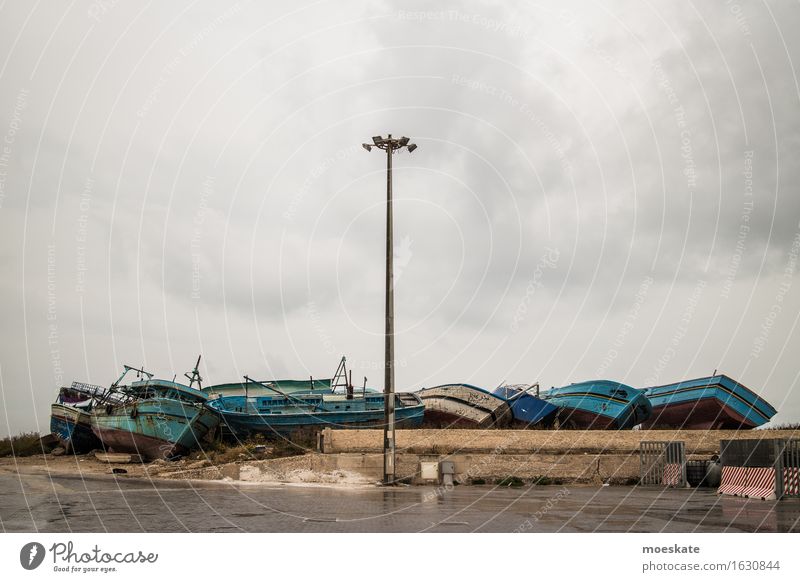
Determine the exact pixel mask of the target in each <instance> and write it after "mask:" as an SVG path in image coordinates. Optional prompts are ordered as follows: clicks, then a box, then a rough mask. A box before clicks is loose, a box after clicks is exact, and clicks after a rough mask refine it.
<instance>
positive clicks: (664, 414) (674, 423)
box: [643, 374, 777, 429]
mask: <svg viewBox="0 0 800 582" xmlns="http://www.w3.org/2000/svg"><path fill="white" fill-rule="evenodd" d="M644 393H645V395H646V396H647V398H648V399H649V400H650V402H651V403H652V405H653V414H652V416H651V417H650V418H649V419H648V420H647V421H646V422H645V423H644V424H643V427H645V428H687V429H750V428H755V427H757V426H761V425H762V424H764V423H766V422H769V420H770V419H771V418H772V417H773V416H775V414H777V410H775V408H774V407H773V406H772V405H771V404H770V403H769V402H767V401H766V400H764V399H763V398H761V397H760V396H759V395H757V394H756V393H755V392H753V391H752V390H750V389H749V388H747V387H746V386H744V385H742V384H740V383H739V382H737V381H736V380H733V379H732V378H729V377H728V376H725V375H724V374H716V375H714V376H707V377H705V378H696V379H694V380H684V381H683V382H676V383H674V384H667V385H664V386H651V387H650V388H645V389H644Z"/></svg>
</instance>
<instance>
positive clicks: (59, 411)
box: [50, 382, 105, 453]
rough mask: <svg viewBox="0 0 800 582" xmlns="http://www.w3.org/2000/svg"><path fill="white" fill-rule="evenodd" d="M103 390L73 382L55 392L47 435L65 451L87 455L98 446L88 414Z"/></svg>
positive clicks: (100, 387) (98, 442) (98, 387)
mask: <svg viewBox="0 0 800 582" xmlns="http://www.w3.org/2000/svg"><path fill="white" fill-rule="evenodd" d="M104 391H105V389H104V388H103V387H102V386H93V385H91V384H85V383H83V382H73V383H72V385H71V386H69V387H66V386H65V387H63V388H61V389H60V390H59V391H58V397H57V398H56V401H55V402H54V403H53V404H52V405H51V406H50V432H51V433H52V434H53V435H54V436H55V437H56V438H57V439H58V441H59V444H61V446H62V447H64V449H66V450H67V451H68V452H73V453H86V452H89V451H91V450H93V449H96V448H98V447H99V446H100V441H99V440H98V438H97V437H96V436H95V434H94V433H93V432H92V417H91V411H92V407H93V406H94V403H95V401H96V398H97V397H98V396H100V395H101V394H103V392H104Z"/></svg>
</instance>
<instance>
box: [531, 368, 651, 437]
mask: <svg viewBox="0 0 800 582" xmlns="http://www.w3.org/2000/svg"><path fill="white" fill-rule="evenodd" d="M540 398H541V399H542V400H545V401H547V402H549V403H550V404H554V405H555V406H558V407H559V409H560V410H559V411H558V413H557V419H558V424H559V426H561V427H565V428H578V429H592V430H606V429H617V430H619V429H629V428H633V427H634V426H636V425H638V424H641V423H643V422H645V421H646V420H647V419H648V418H649V417H650V415H651V414H652V410H653V408H652V405H651V404H650V401H649V400H648V399H647V397H646V396H645V395H644V392H643V391H641V390H637V389H636V388H632V387H631V386H627V385H625V384H621V383H619V382H612V381H610V380H591V381H588V382H578V383H576V384H570V385H569V386H562V387H560V388H551V389H550V390H548V391H546V392H543V393H541V394H540Z"/></svg>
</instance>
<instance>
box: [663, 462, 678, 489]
mask: <svg viewBox="0 0 800 582" xmlns="http://www.w3.org/2000/svg"><path fill="white" fill-rule="evenodd" d="M681 483H683V465H681V464H680V463H667V464H666V465H664V474H663V476H662V477H661V484H662V485H668V486H669V487H678V486H680V484H681Z"/></svg>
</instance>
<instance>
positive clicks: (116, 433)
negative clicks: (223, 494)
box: [91, 366, 219, 460]
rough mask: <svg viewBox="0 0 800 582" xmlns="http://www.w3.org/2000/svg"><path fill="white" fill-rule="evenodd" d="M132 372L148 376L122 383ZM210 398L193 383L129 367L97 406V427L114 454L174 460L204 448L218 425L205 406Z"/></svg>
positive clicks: (93, 417)
mask: <svg viewBox="0 0 800 582" xmlns="http://www.w3.org/2000/svg"><path fill="white" fill-rule="evenodd" d="M131 371H134V372H137V373H138V374H140V375H141V374H143V375H145V376H146V377H147V378H146V379H145V380H140V381H136V382H132V383H131V384H130V385H127V386H122V385H121V381H122V379H123V378H124V377H125V375H126V374H127V373H128V372H131ZM195 373H196V368H195ZM198 378H199V376H198ZM206 400H207V396H206V395H205V394H204V393H203V392H202V391H200V390H197V389H195V388H193V387H191V386H186V385H184V384H179V383H177V382H174V381H169V380H156V379H153V377H152V374H150V373H148V372H145V371H144V370H138V369H136V368H131V367H130V366H125V372H124V373H123V375H122V376H121V377H120V379H119V380H117V382H115V383H114V384H113V385H112V387H111V388H110V389H109V392H108V397H107V398H106V399H103V400H100V401H98V403H97V404H96V405H95V407H94V410H93V411H92V415H91V421H92V431H93V432H94V434H95V435H97V437H98V438H99V439H100V440H101V441H102V443H103V446H104V447H105V448H106V449H107V450H111V451H113V452H122V453H133V454H139V455H141V456H142V457H144V458H146V459H148V460H150V459H158V458H174V457H176V456H180V455H183V454H186V453H187V452H188V451H190V450H191V449H193V448H195V447H198V446H200V445H201V444H202V442H203V441H204V439H206V438H207V436H209V434H210V433H211V432H212V431H213V430H214V429H215V428H216V427H217V425H218V424H219V417H218V416H217V415H216V414H215V413H214V412H213V411H212V410H210V409H208V408H206V407H205V406H204V404H205V402H206Z"/></svg>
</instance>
